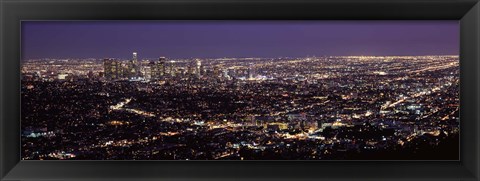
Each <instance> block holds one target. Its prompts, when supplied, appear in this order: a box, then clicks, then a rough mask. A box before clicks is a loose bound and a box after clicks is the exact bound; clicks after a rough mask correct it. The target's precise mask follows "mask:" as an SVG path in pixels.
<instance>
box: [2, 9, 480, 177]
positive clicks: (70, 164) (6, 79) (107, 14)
mask: <svg viewBox="0 0 480 181" xmlns="http://www.w3.org/2000/svg"><path fill="white" fill-rule="evenodd" d="M161 19H170V20H205V19H209V20H254V19H259V20H327V19H328V20H459V21H460V26H461V31H460V32H461V35H460V42H461V43H460V44H461V45H460V49H461V51H460V69H461V75H460V80H461V81H460V84H461V88H460V96H461V106H460V110H461V111H460V124H461V125H460V126H461V131H460V133H461V135H460V136H461V146H460V147H461V149H460V161H21V160H20V155H19V154H20V137H19V135H20V124H19V122H20V114H19V113H20V75H19V73H20V49H21V47H20V33H21V32H20V22H21V21H22V20H161ZM0 23H1V24H0V26H1V27H0V40H1V44H0V46H1V48H0V89H1V91H0V100H1V101H0V138H1V139H0V180H120V179H123V180H125V179H127V180H151V179H156V180H462V181H470V180H472V181H473V180H480V175H479V174H480V167H479V164H480V160H479V153H480V150H479V145H480V144H479V132H480V127H479V125H480V124H479V123H478V121H479V120H480V119H479V118H480V117H479V116H480V115H479V112H480V107H479V106H480V3H479V1H478V0H389V1H385V0H383V1H382V0H138V1H135V0H116V1H111V0H83V1H82V0H0Z"/></svg>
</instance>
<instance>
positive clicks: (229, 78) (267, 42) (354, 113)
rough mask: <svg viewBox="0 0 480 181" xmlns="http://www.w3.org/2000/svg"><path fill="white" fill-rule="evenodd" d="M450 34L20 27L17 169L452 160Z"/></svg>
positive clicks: (412, 25) (348, 27) (438, 29)
mask: <svg viewBox="0 0 480 181" xmlns="http://www.w3.org/2000/svg"><path fill="white" fill-rule="evenodd" d="M459 30H460V27H459V22H458V21H423V20H422V21H320V20H319V21H233V20H232V21H22V23H21V69H20V70H21V72H19V73H20V74H21V98H20V100H21V135H19V136H21V145H20V146H21V159H22V160H244V161H247V160H250V161H251V160H317V161H322V160H337V161H351V160H372V161H373V160H458V159H459V156H460V155H459V132H460V126H459V122H460V121H461V120H460V119H459V104H460V100H459V86H460V85H459V79H460V66H459V63H460V61H459V48H460V44H459V36H460V33H459Z"/></svg>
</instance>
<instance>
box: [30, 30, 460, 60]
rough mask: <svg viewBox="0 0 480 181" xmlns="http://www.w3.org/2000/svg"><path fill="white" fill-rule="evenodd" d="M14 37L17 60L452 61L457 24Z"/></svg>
mask: <svg viewBox="0 0 480 181" xmlns="http://www.w3.org/2000/svg"><path fill="white" fill-rule="evenodd" d="M22 32H23V33H22V60H28V59H41V58H59V59H61V58H65V59H67V58H120V59H124V58H129V57H130V54H125V52H134V51H135V52H139V54H141V55H142V56H141V57H140V59H143V58H154V57H160V56H166V57H170V58H172V59H180V58H221V57H229V58H233V57H262V58H266V57H272V58H273V57H307V56H349V55H352V56H353V55H365V56H395V55H398V56H419V55H458V53H459V38H458V36H459V26H458V22H457V21H299V22H297V21H285V22H283V21H282V22H278V21H144V22H135V21H114V22H110V21H80V22H78V21H47V22H45V21H38V22H37V21H26V22H22ZM93 42H95V43H93ZM387 45H388V46H387Z"/></svg>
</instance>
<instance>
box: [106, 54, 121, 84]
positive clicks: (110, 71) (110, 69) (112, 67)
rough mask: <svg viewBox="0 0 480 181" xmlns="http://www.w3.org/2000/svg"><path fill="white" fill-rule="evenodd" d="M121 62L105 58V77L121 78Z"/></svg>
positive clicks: (110, 78) (109, 78) (108, 78)
mask: <svg viewBox="0 0 480 181" xmlns="http://www.w3.org/2000/svg"><path fill="white" fill-rule="evenodd" d="M119 68H120V66H119V62H118V61H117V60H114V59H111V58H106V59H103V71H104V72H105V74H104V75H105V78H106V79H107V80H115V79H118V78H119V75H118V72H119V70H118V69H119Z"/></svg>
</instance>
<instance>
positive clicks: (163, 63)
mask: <svg viewBox="0 0 480 181" xmlns="http://www.w3.org/2000/svg"><path fill="white" fill-rule="evenodd" d="M158 63H159V71H160V75H161V76H164V75H165V74H166V72H167V67H166V65H167V58H165V57H160V58H158Z"/></svg>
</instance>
